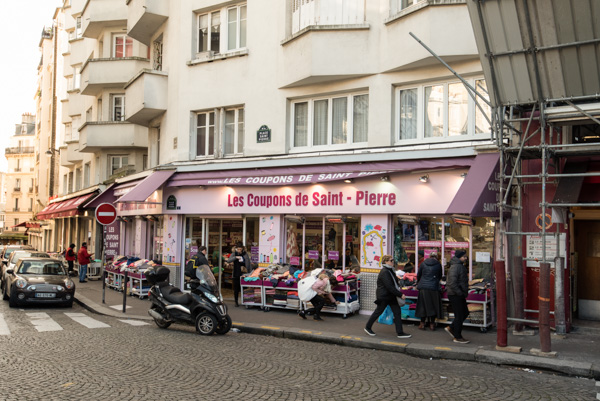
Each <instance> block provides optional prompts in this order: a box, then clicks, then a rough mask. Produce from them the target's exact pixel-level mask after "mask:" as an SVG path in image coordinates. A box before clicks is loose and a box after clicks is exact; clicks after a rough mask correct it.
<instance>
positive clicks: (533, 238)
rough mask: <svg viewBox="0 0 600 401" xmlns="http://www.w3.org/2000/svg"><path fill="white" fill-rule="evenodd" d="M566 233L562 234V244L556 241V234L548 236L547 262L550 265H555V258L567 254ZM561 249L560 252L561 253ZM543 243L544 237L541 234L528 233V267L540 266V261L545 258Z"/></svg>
mask: <svg viewBox="0 0 600 401" xmlns="http://www.w3.org/2000/svg"><path fill="white" fill-rule="evenodd" d="M566 238H567V237H566V234H565V233H561V234H560V245H559V244H558V243H557V241H556V237H554V236H550V235H548V236H546V262H548V263H550V267H552V268H553V267H554V258H555V257H557V256H562V257H563V258H564V257H565V255H566V254H567V245H566ZM559 249H560V253H559ZM543 251H544V247H543V243H542V237H541V236H539V235H528V236H527V266H528V267H539V266H540V262H541V261H542V258H543Z"/></svg>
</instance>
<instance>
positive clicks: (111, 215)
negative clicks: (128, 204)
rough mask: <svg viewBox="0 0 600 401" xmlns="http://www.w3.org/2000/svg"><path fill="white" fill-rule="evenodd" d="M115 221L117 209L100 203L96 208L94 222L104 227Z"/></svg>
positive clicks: (108, 204)
mask: <svg viewBox="0 0 600 401" xmlns="http://www.w3.org/2000/svg"><path fill="white" fill-rule="evenodd" d="M116 219H117V209H115V207H114V206H113V205H112V204H110V203H102V204H100V205H98V207H97V208H96V221H98V223H100V224H103V225H105V226H107V225H110V224H112V223H114V221H115V220H116Z"/></svg>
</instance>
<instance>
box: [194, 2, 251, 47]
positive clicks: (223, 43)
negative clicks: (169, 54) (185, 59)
mask: <svg viewBox="0 0 600 401" xmlns="http://www.w3.org/2000/svg"><path fill="white" fill-rule="evenodd" d="M242 9H244V10H245V18H242ZM231 10H236V12H235V20H234V21H232V20H230V19H229V13H230V11H231ZM217 13H218V15H219V24H218V25H214V24H213V18H214V16H215V15H216V14H217ZM202 17H206V21H207V22H206V26H205V27H203V28H201V26H202V25H201V19H202ZM232 23H235V27H236V28H235V36H236V37H235V45H234V47H230V43H229V42H230V35H229V28H230V24H232ZM247 24H248V4H247V3H246V2H242V3H238V4H234V5H230V6H226V7H220V8H215V9H211V10H207V11H205V12H202V13H198V14H197V15H196V53H197V54H203V53H208V52H213V53H214V54H226V53H229V52H236V51H240V50H242V49H246V48H247V44H248V36H247V34H248V25H247ZM213 26H218V27H219V40H218V47H219V48H218V49H213V45H212V43H213V38H212V36H213V32H212V27H213ZM242 28H243V29H242ZM202 29H206V30H207V40H206V49H203V48H201V46H202V44H203V41H202V39H201V30H202ZM242 38H243V41H244V43H242ZM202 47H203V46H202Z"/></svg>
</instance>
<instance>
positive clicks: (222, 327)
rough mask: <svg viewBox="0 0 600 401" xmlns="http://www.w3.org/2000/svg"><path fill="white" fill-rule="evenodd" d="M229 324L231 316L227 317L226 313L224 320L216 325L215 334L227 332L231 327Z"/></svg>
mask: <svg viewBox="0 0 600 401" xmlns="http://www.w3.org/2000/svg"><path fill="white" fill-rule="evenodd" d="M231 325H232V322H231V318H230V317H229V315H227V316H225V321H224V322H221V323H219V324H218V325H217V329H216V330H215V332H216V333H217V334H227V332H228V331H229V330H230V329H231Z"/></svg>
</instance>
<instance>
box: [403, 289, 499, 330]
mask: <svg viewBox="0 0 600 401" xmlns="http://www.w3.org/2000/svg"><path fill="white" fill-rule="evenodd" d="M402 292H403V293H404V295H405V296H406V305H404V306H403V307H402V319H405V320H412V321H420V320H421V319H419V318H417V317H415V309H416V305H417V298H418V297H419V290H416V289H402ZM467 307H468V308H469V317H467V320H465V323H464V326H471V327H479V329H480V330H481V332H482V333H485V332H487V329H488V327H490V326H491V325H492V322H491V319H490V313H491V299H490V289H489V288H483V289H475V290H470V291H469V295H468V296H467ZM442 313H443V314H444V317H443V318H442V319H437V320H436V323H439V324H450V323H452V319H453V318H454V314H453V313H452V311H451V307H450V301H449V300H448V295H447V294H446V292H443V293H442Z"/></svg>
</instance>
